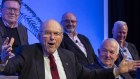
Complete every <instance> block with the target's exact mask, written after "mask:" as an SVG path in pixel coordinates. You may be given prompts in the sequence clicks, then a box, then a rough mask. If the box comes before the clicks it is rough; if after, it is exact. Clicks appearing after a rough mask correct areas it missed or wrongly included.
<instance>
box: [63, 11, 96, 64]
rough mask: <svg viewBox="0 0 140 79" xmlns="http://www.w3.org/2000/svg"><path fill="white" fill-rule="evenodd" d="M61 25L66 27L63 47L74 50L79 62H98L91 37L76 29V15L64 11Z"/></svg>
mask: <svg viewBox="0 0 140 79" xmlns="http://www.w3.org/2000/svg"><path fill="white" fill-rule="evenodd" d="M61 25H62V27H63V29H64V38H63V41H62V44H61V47H62V48H65V49H67V50H70V51H72V52H73V53H74V54H75V55H76V57H77V59H78V62H79V63H80V64H82V65H89V64H93V63H94V62H96V60H97V56H96V55H95V52H94V50H93V48H92V45H91V44H90V41H89V39H88V38H87V37H86V36H84V35H82V34H79V33H78V32H77V31H76V27H77V18H76V16H75V15H74V14H73V13H71V12H67V13H64V14H63V16H62V20H61Z"/></svg>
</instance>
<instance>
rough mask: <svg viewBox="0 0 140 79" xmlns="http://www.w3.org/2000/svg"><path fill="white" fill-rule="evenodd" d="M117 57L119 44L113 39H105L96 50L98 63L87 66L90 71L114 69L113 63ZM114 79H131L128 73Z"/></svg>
mask: <svg viewBox="0 0 140 79" xmlns="http://www.w3.org/2000/svg"><path fill="white" fill-rule="evenodd" d="M118 57H119V44H118V42H117V41H116V40H115V39H113V38H108V39H105V40H104V41H103V42H102V44H101V46H100V48H99V49H98V63H95V64H94V65H90V66H88V67H89V68H90V69H101V68H103V69H108V68H115V67H117V66H116V65H115V61H116V60H117V58H118ZM115 79H132V78H131V76H130V75H129V74H128V73H124V74H121V75H119V76H117V77H116V78H115Z"/></svg>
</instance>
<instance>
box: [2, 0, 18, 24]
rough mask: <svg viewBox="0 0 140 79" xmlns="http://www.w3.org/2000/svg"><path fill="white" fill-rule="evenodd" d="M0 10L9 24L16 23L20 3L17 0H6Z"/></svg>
mask: <svg viewBox="0 0 140 79" xmlns="http://www.w3.org/2000/svg"><path fill="white" fill-rule="evenodd" d="M1 12H2V18H3V20H5V21H6V22H7V23H9V24H16V23H17V20H18V17H19V14H20V4H19V3H18V2H17V1H12V0H11V1H10V0H9V1H6V2H5V3H4V4H3V7H2V9H1Z"/></svg>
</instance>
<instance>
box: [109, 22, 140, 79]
mask: <svg viewBox="0 0 140 79" xmlns="http://www.w3.org/2000/svg"><path fill="white" fill-rule="evenodd" d="M127 33H128V26H127V23H126V22H124V21H116V22H115V23H114V27H113V29H112V34H113V38H114V39H115V40H116V41H117V42H118V43H119V54H120V55H119V57H118V60H117V61H116V64H117V65H118V64H119V63H120V62H121V60H122V59H123V57H124V56H125V55H127V60H129V61H132V60H139V55H138V51H137V49H136V47H135V45H134V44H132V43H129V42H127V41H126V38H127ZM130 74H131V76H132V77H133V78H134V79H136V72H130Z"/></svg>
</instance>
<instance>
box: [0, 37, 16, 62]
mask: <svg viewBox="0 0 140 79" xmlns="http://www.w3.org/2000/svg"><path fill="white" fill-rule="evenodd" d="M9 40H10V39H9V38H8V37H7V38H6V40H5V41H4V43H3V45H2V53H1V60H2V62H5V61H6V60H7V59H8V58H12V57H13V56H15V55H14V54H13V53H12V52H11V51H12V46H13V43H14V38H11V40H10V42H9Z"/></svg>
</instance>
